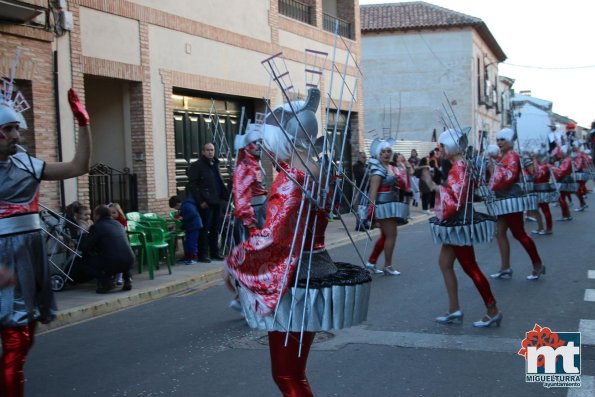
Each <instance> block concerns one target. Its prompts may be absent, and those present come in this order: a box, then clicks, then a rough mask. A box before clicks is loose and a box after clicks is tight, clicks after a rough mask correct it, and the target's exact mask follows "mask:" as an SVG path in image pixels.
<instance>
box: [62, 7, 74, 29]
mask: <svg viewBox="0 0 595 397" xmlns="http://www.w3.org/2000/svg"><path fill="white" fill-rule="evenodd" d="M60 22H61V25H62V29H64V30H69V31H70V30H72V29H73V28H74V19H73V17H72V12H70V11H60Z"/></svg>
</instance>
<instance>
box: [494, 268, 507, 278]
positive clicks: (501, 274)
mask: <svg viewBox="0 0 595 397" xmlns="http://www.w3.org/2000/svg"><path fill="white" fill-rule="evenodd" d="M490 277H491V278H505V277H507V278H512V268H511V267H509V268H508V269H504V270H500V271H499V272H498V273H494V274H490Z"/></svg>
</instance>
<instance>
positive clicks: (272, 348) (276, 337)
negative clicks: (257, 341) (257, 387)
mask: <svg viewBox="0 0 595 397" xmlns="http://www.w3.org/2000/svg"><path fill="white" fill-rule="evenodd" d="M315 335H316V333H315V332H304V338H303V339H302V349H301V354H300V333H299V332H290V333H289V339H288V341H287V346H285V337H286V333H285V332H269V352H270V354H271V367H272V372H273V379H274V380H275V383H276V384H277V387H279V390H281V393H283V396H284V397H313V396H314V394H312V389H310V384H309V383H308V378H306V363H307V362H308V353H310V347H311V346H312V342H313V341H314V336H315Z"/></svg>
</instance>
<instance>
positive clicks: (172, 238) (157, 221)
mask: <svg viewBox="0 0 595 397" xmlns="http://www.w3.org/2000/svg"><path fill="white" fill-rule="evenodd" d="M140 217H141V223H143V224H145V225H147V226H150V227H157V228H159V229H161V230H163V234H164V238H165V241H167V243H168V244H169V251H168V255H169V257H170V258H169V260H170V261H171V262H172V263H174V264H175V263H176V235H175V233H174V232H173V230H175V224H174V223H173V222H171V221H170V220H168V219H166V218H162V217H161V216H159V215H158V214H156V213H154V212H145V213H142V214H141V215H140ZM170 225H171V226H170Z"/></svg>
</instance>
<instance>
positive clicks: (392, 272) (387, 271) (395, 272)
mask: <svg viewBox="0 0 595 397" xmlns="http://www.w3.org/2000/svg"><path fill="white" fill-rule="evenodd" d="M384 273H385V274H388V275H391V276H398V275H399V274H401V272H400V271H398V270H395V269H394V268H393V267H392V266H387V267H385V268H384Z"/></svg>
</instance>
